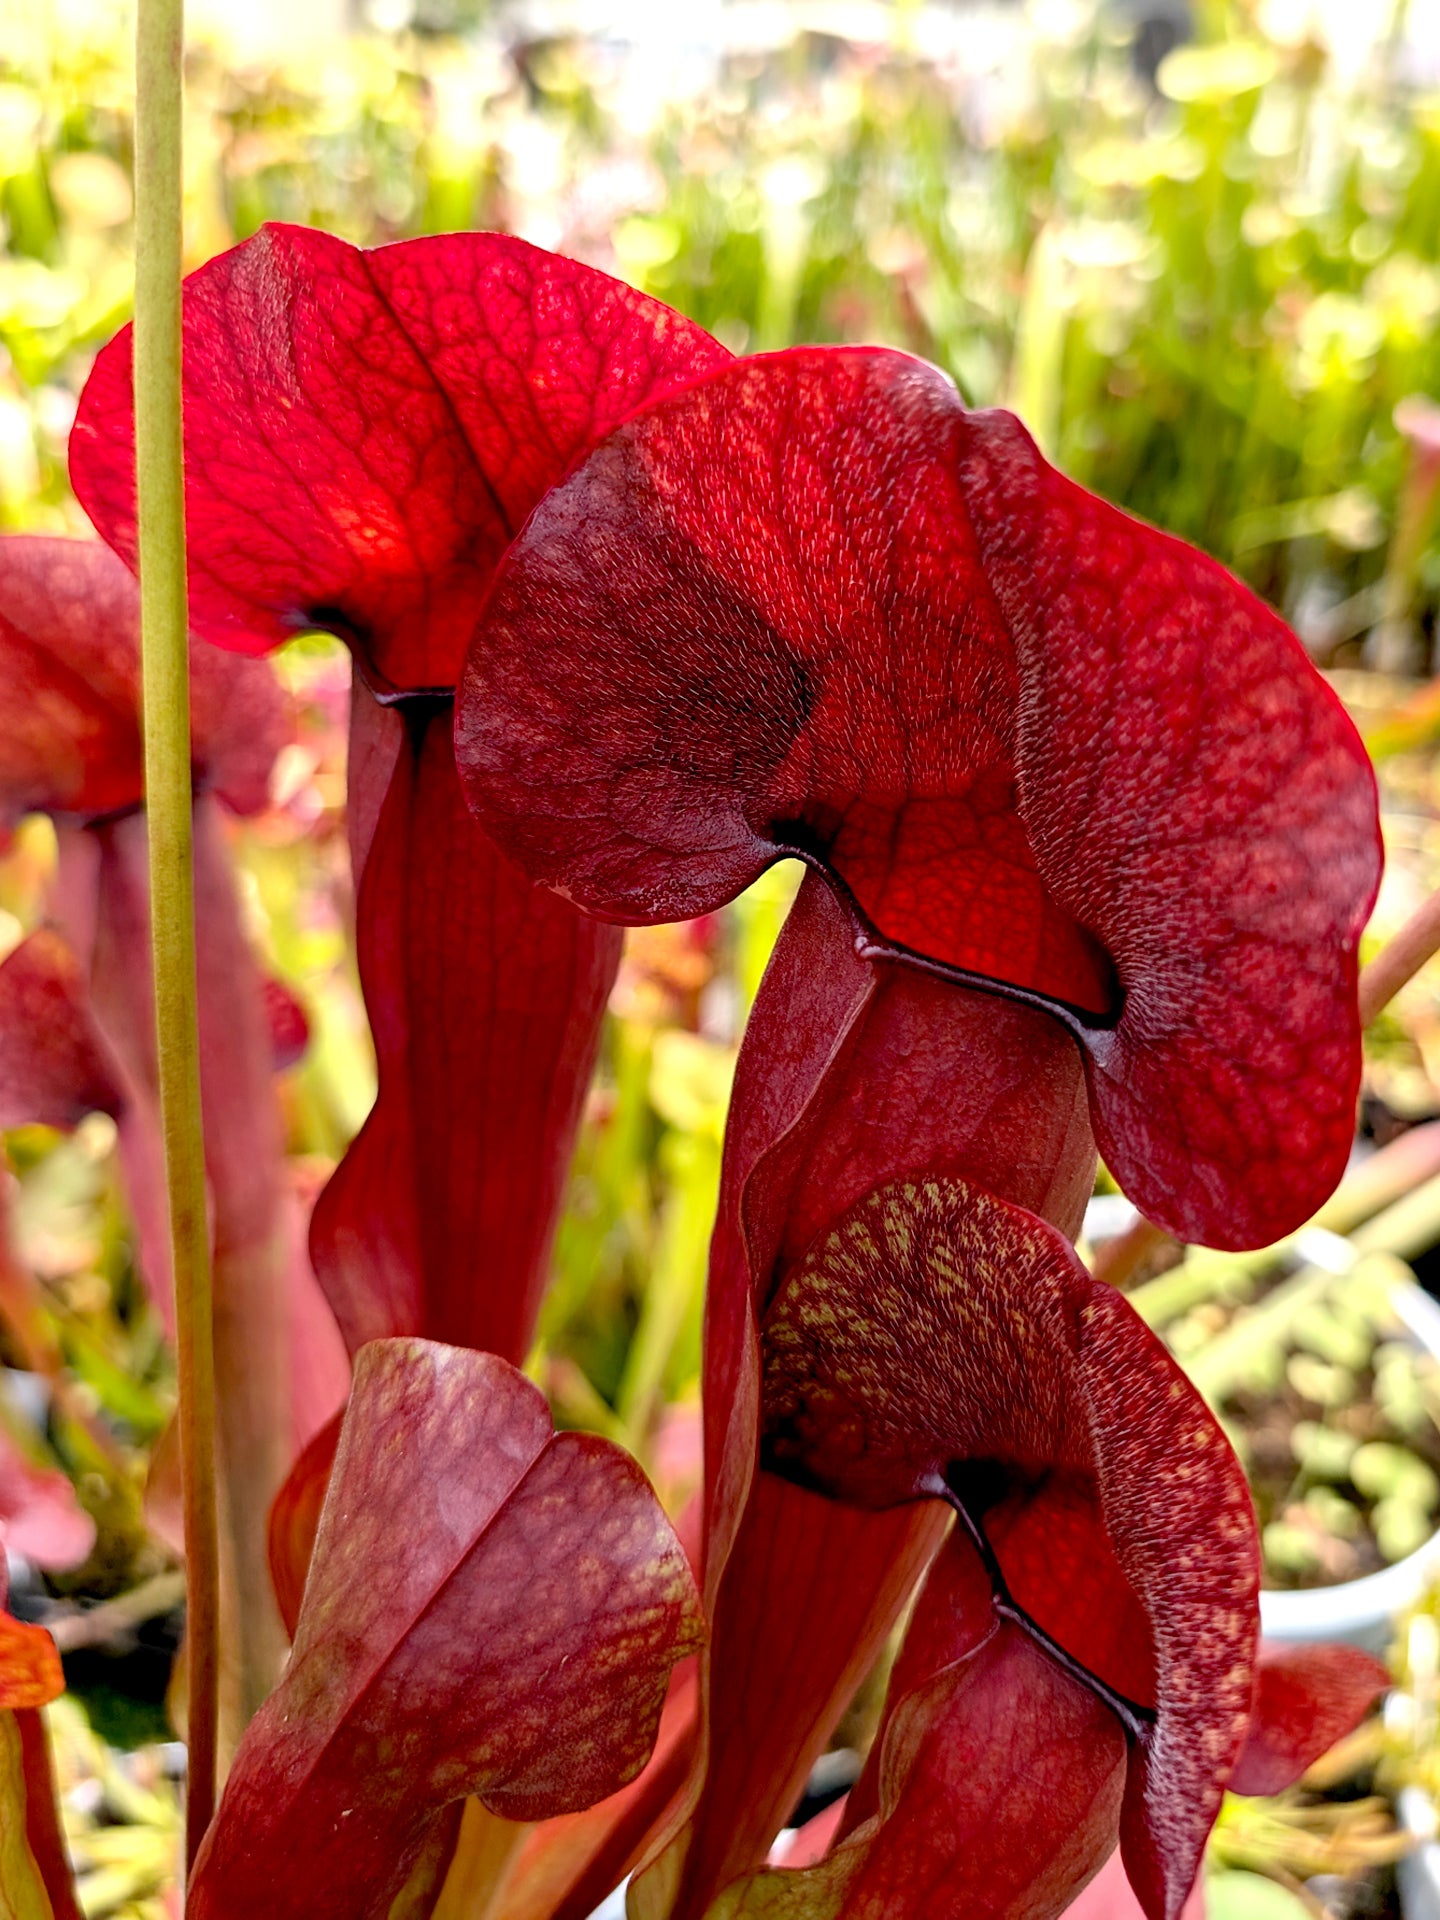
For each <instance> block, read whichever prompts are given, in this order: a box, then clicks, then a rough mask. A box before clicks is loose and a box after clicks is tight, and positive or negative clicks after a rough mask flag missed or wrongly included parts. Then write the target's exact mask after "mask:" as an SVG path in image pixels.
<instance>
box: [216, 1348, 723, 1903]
mask: <svg viewBox="0 0 1440 1920" xmlns="http://www.w3.org/2000/svg"><path fill="white" fill-rule="evenodd" d="M699 1637H700V1622H699V1606H698V1598H697V1595H696V1593H695V1588H694V1582H693V1579H692V1577H691V1574H690V1570H689V1566H688V1564H687V1562H686V1559H685V1555H684V1551H683V1549H682V1548H681V1546H680V1544H679V1542H678V1541H677V1540H676V1538H675V1535H674V1533H673V1531H672V1529H671V1527H670V1525H669V1522H668V1521H667V1520H666V1519H665V1517H664V1514H663V1513H662V1511H661V1509H660V1507H659V1505H658V1503H657V1502H656V1500H655V1498H654V1495H653V1494H652V1493H651V1491H650V1488H649V1486H648V1484H647V1482H646V1481H645V1478H644V1476H643V1475H642V1474H641V1472H640V1470H639V1468H638V1467H637V1466H636V1465H635V1463H634V1462H633V1461H632V1460H631V1459H630V1458H629V1456H628V1455H626V1454H624V1453H623V1452H622V1451H621V1450H620V1449H619V1448H617V1447H615V1446H613V1445H612V1444H610V1443H609V1442H607V1441H603V1440H600V1439H596V1438H594V1437H591V1436H588V1435H582V1434H575V1433H565V1434H558V1435H557V1434H556V1433H555V1432H554V1430H553V1428H552V1427H551V1424H550V1416H549V1413H548V1411H547V1409H546V1406H545V1402H544V1398H543V1396H542V1395H541V1394H540V1393H539V1391H538V1390H537V1389H536V1388H535V1387H533V1386H532V1385H530V1383H529V1382H528V1381H526V1380H525V1378H524V1377H523V1375H521V1374H519V1373H517V1372H516V1371H515V1369H514V1368H512V1367H510V1366H509V1365H508V1364H507V1363H506V1362H504V1361H502V1360H500V1359H497V1358H496V1357H495V1356H494V1355H491V1354H479V1353H474V1352H472V1351H469V1350H466V1349H463V1348H454V1347H442V1346H439V1345H436V1344H435V1343H433V1342H429V1341H423V1340H414V1339H405V1340H390V1341H380V1342H376V1343H374V1344H372V1345H370V1346H367V1347H366V1348H364V1349H363V1350H362V1352H361V1354H360V1355H359V1358H358V1360H357V1364H356V1372H355V1385H354V1390H353V1393H352V1396H351V1403H350V1408H349V1411H348V1413H347V1415H346V1420H345V1426H344V1429H343V1432H342V1435H341V1440H340V1447H339V1452H338V1454H337V1457H336V1462H335V1472H334V1476H333V1479H332V1481H331V1487H330V1493H329V1496H328V1498H327V1502H326V1507H325V1512H324V1515H323V1516H322V1519H321V1523H320V1532H319V1536H318V1538H317V1540H316V1544H315V1557H314V1561H313V1564H312V1567H311V1572H310V1578H309V1582H308V1584H307V1587H306V1591H305V1602H304V1607H303V1610H302V1613H301V1617H300V1624H299V1628H298V1631H297V1634H296V1639H295V1648H294V1653H293V1655H292V1658H291V1663H290V1666H289V1668H288V1670H287V1672H286V1675H285V1678H284V1679H283V1681H282V1682H281V1684H280V1686H279V1688H278V1689H277V1691H276V1692H275V1694H274V1695H273V1696H272V1698H271V1699H270V1701H269V1702H268V1703H267V1704H266V1706H265V1707H264V1708H263V1709H262V1711H261V1712H260V1714H259V1715H257V1717H256V1719H255V1720H254V1722H253V1723H252V1725H251V1727H250V1730H249V1732H248V1733H247V1735H246V1737H245V1740H244V1742H243V1744H242V1746H241V1749H240V1753H239V1755H238V1757H237V1759H236V1763H235V1767H234V1769H233V1771H232V1773H231V1775H230V1780H229V1784H228V1786H227V1788H226V1792H225V1797H224V1800H223V1801H222V1804H221V1808H220V1812H219V1816H218V1818H217V1821H216V1824H215V1827H214V1828H213V1830H212V1832H211V1834H210V1837H209V1839H208V1840H207V1842H206V1845H205V1848H204V1850H203V1852H202V1854H201V1857H200V1859H199V1861H198V1863H197V1868H196V1877H195V1880H194V1883H193V1887H192V1892H191V1910H192V1911H193V1913H194V1914H195V1915H196V1917H197V1920H223V1916H227V1915H231V1914H233V1915H236V1916H240V1915H247V1916H248V1915H251V1914H254V1913H255V1912H257V1911H261V1910H264V1911H266V1912H269V1913H273V1914H275V1915H276V1916H277V1920H278V1916H282V1915H286V1914H294V1915H296V1916H300V1915H304V1916H306V1920H327V1916H331V1917H333V1920H362V1917H363V1916H367V1915H383V1914H385V1913H386V1912H387V1911H388V1909H389V1903H390V1901H391V1900H392V1899H393V1897H394V1896H395V1894H396V1893H397V1891H398V1890H399V1888H400V1887H401V1886H402V1885H403V1883H404V1881H405V1878H406V1875H407V1873H408V1872H409V1870H410V1868H411V1866H412V1865H413V1864H414V1862H415V1860H416V1858H417V1857H418V1856H419V1854H420V1852H421V1850H422V1848H423V1847H424V1845H425V1841H426V1837H427V1835H428V1833H429V1832H430V1830H431V1829H432V1827H433V1824H434V1822H435V1820H436V1819H437V1817H438V1816H439V1815H440V1813H441V1811H442V1810H443V1809H444V1808H445V1807H447V1806H449V1805H450V1804H451V1803H452V1802H454V1801H456V1800H458V1799H460V1798H461V1797H462V1796H464V1795H465V1794H469V1793H474V1794H478V1796H479V1797H480V1798H481V1799H482V1800H483V1801H484V1802H485V1804H486V1805H487V1806H488V1807H489V1808H490V1809H491V1810H492V1811H493V1812H495V1813H499V1814H502V1815H504V1816H505V1817H506V1818H509V1819H515V1820H538V1819H543V1818H545V1817H547V1816H550V1815H555V1814H559V1813H564V1812H569V1811H573V1810H574V1809H576V1808H579V1807H583V1806H586V1805H588V1804H590V1803H591V1802H593V1801H595V1800H598V1799H600V1798H601V1797H603V1796H604V1795H605V1794H608V1793H611V1792H614V1791H616V1790H617V1789H618V1788H620V1787H621V1786H623V1785H624V1783H625V1782H626V1781H627V1780H629V1779H632V1778H633V1777H634V1776H635V1775H636V1774H637V1773H638V1772H639V1770H640V1768H641V1767H642V1766H643V1764H644V1761H645V1758H646V1755H647V1754H648V1752H649V1749H650V1745H651V1742H652V1740H653V1738H654V1734H655V1728H656V1724H657V1722H658V1719H659V1716H660V1710H661V1706H662V1703H663V1701H664V1698H665V1692H666V1686H667V1683H668V1679H669V1674H670V1670H671V1668H672V1666H673V1665H674V1664H675V1662H676V1661H677V1660H679V1659H680V1658H682V1657H683V1656H684V1655H686V1654H688V1653H691V1652H693V1651H694V1649H695V1647H696V1645H697V1643H698V1640H699Z"/></svg>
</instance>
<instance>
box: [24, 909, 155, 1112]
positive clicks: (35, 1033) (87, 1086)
mask: <svg viewBox="0 0 1440 1920" xmlns="http://www.w3.org/2000/svg"><path fill="white" fill-rule="evenodd" d="M119 1073H120V1069H119V1067H118V1065H117V1064H116V1062H115V1061H114V1060H113V1058H112V1057H111V1054H110V1049H109V1048H108V1047H107V1046H106V1044H105V1040H104V1038H103V1036H102V1035H101V1033H100V1031H99V1029H98V1027H97V1026H96V1025H95V1022H94V1019H93V1018H92V1017H91V1013H90V1007H89V998H88V993H87V990H86V985H85V978H84V975H83V974H82V972H81V969H80V963H79V961H78V960H77V959H76V957H75V955H74V953H73V952H72V951H71V949H70V947H69V945H68V944H67V943H66V942H65V941H64V940H62V939H61V937H60V935H59V934H58V933H56V932H55V931H54V929H53V928H50V927H41V928H40V929H39V931H38V932H36V933H32V934H31V935H30V936H29V938H28V939H25V940H22V941H21V942H20V944H19V946H18V947H16V948H14V950H13V951H12V952H10V953H8V954H7V955H6V956H5V958H4V960H0V1127H20V1126H26V1125H29V1124H31V1123H39V1124H40V1125H42V1126H47V1127H66V1128H69V1127H76V1126H78V1125H79V1124H80V1122H81V1121H82V1120H83V1119H84V1118H85V1116H86V1114H87V1113H108V1114H110V1115H111V1116H112V1117H113V1116H114V1115H116V1114H118V1113H119V1112H120V1110H121V1107H122V1106H123V1104H124V1095H123V1093H122V1092H121V1090H120V1085H119Z"/></svg>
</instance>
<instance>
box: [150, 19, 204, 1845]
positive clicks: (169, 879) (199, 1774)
mask: <svg viewBox="0 0 1440 1920" xmlns="http://www.w3.org/2000/svg"><path fill="white" fill-rule="evenodd" d="M183 44H184V5H183V0H140V4H139V11H138V19H137V25H136V81H135V85H136V98H135V461H136V491H137V500H138V509H139V527H140V660H141V677H142V686H143V718H144V731H145V803H146V817H147V821H148V830H149V845H150V937H151V947H152V954H153V961H154V973H155V1042H156V1054H157V1060H158V1067H159V1080H160V1111H161V1125H162V1128H163V1132H164V1139H165V1178H166V1185H167V1189H168V1193H169V1202H170V1240H171V1253H172V1259H173V1265H174V1275H175V1318H176V1327H177V1336H176V1346H177V1356H178V1361H179V1375H180V1408H179V1433H180V1459H181V1477H182V1488H183V1496H184V1514H185V1565H186V1633H185V1648H186V1680H187V1696H188V1707H187V1711H188V1716H189V1779H188V1787H187V1794H186V1819H185V1853H186V1861H187V1865H188V1864H193V1862H194V1859H195V1854H196V1852H197V1851H198V1849H199V1845H200V1841H201V1839H202V1838H203V1836H204V1833H205V1829H206V1827H207V1826H208V1825H209V1823H210V1816H211V1813H212V1812H213V1810H214V1804H215V1742H216V1717H217V1696H218V1671H219V1652H218V1641H219V1633H218V1616H219V1590H220V1579H219V1554H218V1540H217V1523H216V1513H215V1361H214V1351H213V1341H212V1334H211V1302H210V1245H209V1227H208V1222H207V1219H206V1211H205V1148H204V1138H203V1134H202V1131H201V1120H200V1038H199V1025H198V1020H197V1016H196V992H195V921H194V883H193V876H192V870H191V861H192V854H191V831H192V824H191V784H190V659H189V641H188V624H189V622H188V611H189V609H188V596H187V591H186V575H185V490H184V456H183V444H182V440H181V426H180V281H181V274H182V260H181V243H182V217H183V200H182V184H181V113H182V83H183V72H182V55H183Z"/></svg>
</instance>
